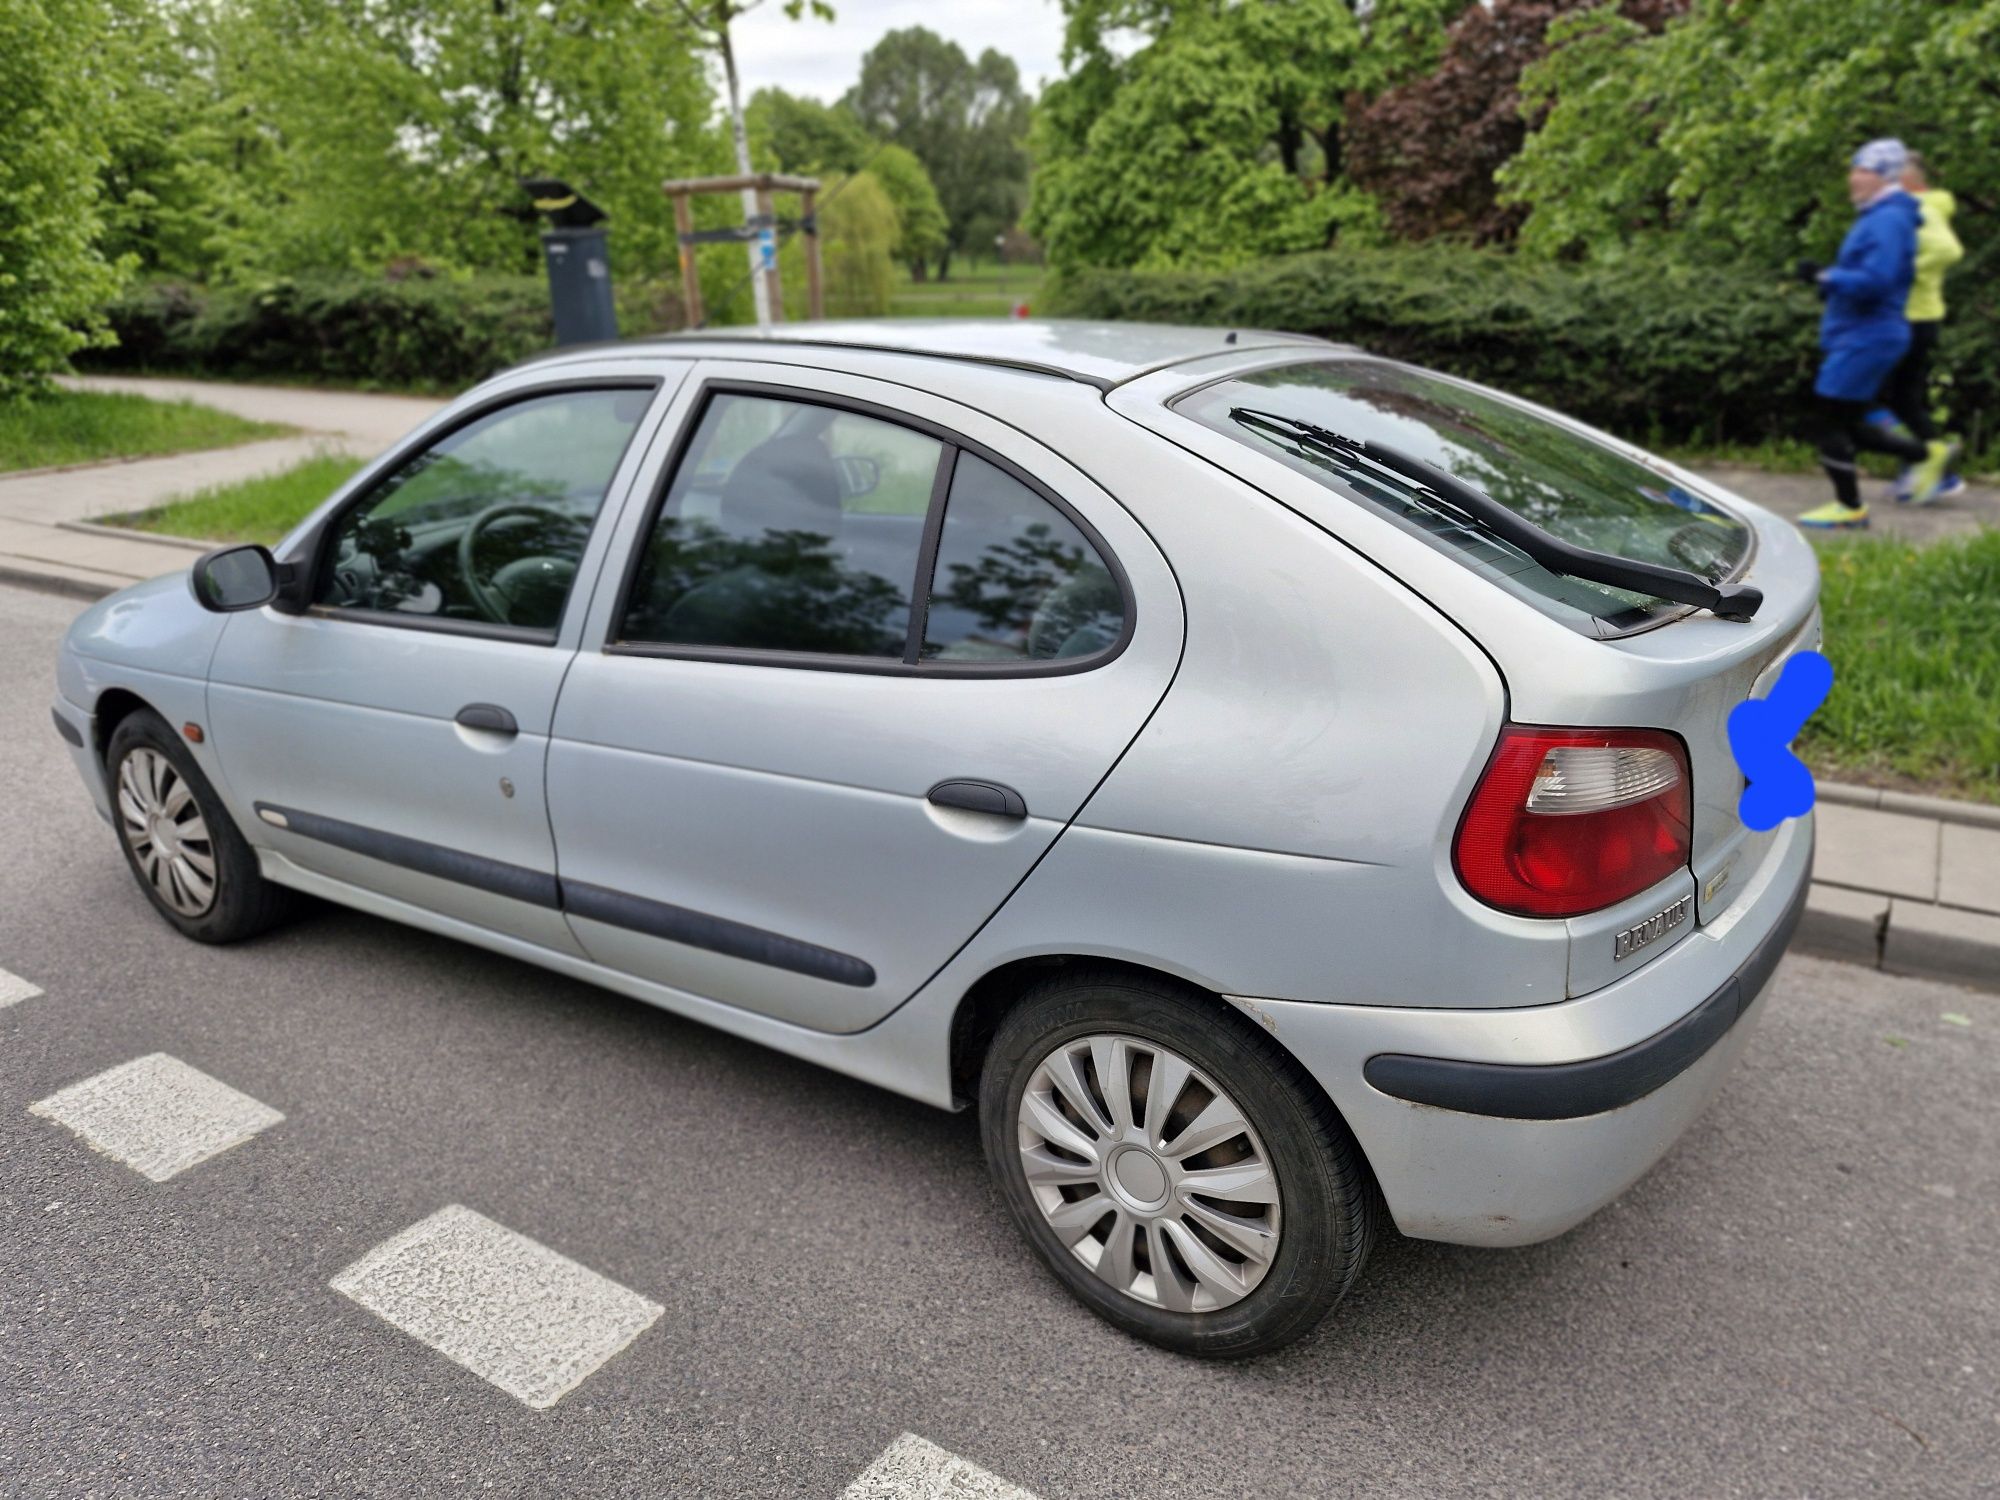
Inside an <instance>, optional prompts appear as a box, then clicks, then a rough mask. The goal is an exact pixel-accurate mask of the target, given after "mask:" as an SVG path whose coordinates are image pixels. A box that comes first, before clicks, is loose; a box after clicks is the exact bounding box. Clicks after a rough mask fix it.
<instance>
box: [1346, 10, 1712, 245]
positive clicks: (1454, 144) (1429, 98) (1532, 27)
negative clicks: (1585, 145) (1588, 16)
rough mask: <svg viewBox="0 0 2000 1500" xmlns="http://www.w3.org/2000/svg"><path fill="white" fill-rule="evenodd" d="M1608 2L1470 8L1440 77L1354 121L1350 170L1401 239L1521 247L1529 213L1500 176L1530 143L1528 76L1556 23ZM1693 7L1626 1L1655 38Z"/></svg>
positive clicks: (1398, 89) (1397, 90)
mask: <svg viewBox="0 0 2000 1500" xmlns="http://www.w3.org/2000/svg"><path fill="white" fill-rule="evenodd" d="M1596 3H1600V0H1494V3H1493V4H1491V5H1474V6H1470V7H1468V8H1467V9H1466V10H1465V11H1464V12H1463V13H1462V14H1461V15H1460V16H1459V18H1458V19H1457V20H1456V21H1454V22H1452V24H1451V29H1450V31H1449V32H1448V33H1446V40H1445V47H1444V54H1443V56H1442V57H1441V58H1440V59H1439V60H1438V64H1437V66H1436V67H1435V68H1433V69H1432V70H1430V71H1429V72H1427V73H1423V74H1420V75H1418V76H1417V77H1415V78H1412V79H1410V80H1408V81H1407V82H1405V83H1401V84H1398V85H1396V86H1395V87H1394V88H1392V89H1389V90H1388V91H1387V92H1385V93H1384V94H1382V95H1381V96H1380V97H1379V98H1377V99H1375V100H1373V101H1370V102H1368V103H1367V104H1366V105H1365V106H1363V107H1361V108H1359V109H1358V110H1355V111H1353V112H1352V113H1350V115H1349V119H1348V168H1349V170H1350V172H1351V173H1352V174H1353V177H1354V180H1355V182H1356V183H1358V184H1359V185H1360V186H1362V187H1364V188H1366V189H1367V190H1368V191H1369V192H1371V193H1373V194H1374V195H1375V197H1376V199H1377V201H1378V202H1380V203H1381V205H1382V211H1383V215H1384V217H1385V218H1386V219H1387V220H1388V224H1389V229H1390V231H1391V232H1392V233H1394V234H1395V235H1396V236H1397V237H1398V238H1399V239H1427V238H1429V237H1430V236H1432V235H1439V234H1450V235H1462V236H1465V237H1467V238H1470V239H1472V240H1474V241H1475V242H1479V243H1488V242H1493V241H1501V240H1507V239H1511V238H1512V237H1513V234H1514V232H1515V230H1516V229H1517V228H1518V227H1519V225H1520V221H1521V219H1522V218H1523V217H1525V212H1524V210H1523V209H1521V208H1520V207H1519V206H1518V205H1513V206H1502V205H1501V204H1500V203H1499V201H1498V196H1499V188H1498V185H1497V184H1496V183H1495V181H1494V173H1495V172H1497V171H1498V170H1499V169H1500V168H1501V167H1502V166H1504V165H1505V164H1506V163H1507V162H1508V161H1509V160H1511V159H1512V157H1513V156H1514V153H1515V152H1517V151H1519V150H1520V149H1521V142H1522V141H1523V140H1525V139H1526V138H1527V134H1528V126H1529V121H1528V120H1527V118H1525V117H1524V115H1523V113H1522V109H1521V93H1520V81H1521V72H1522V70H1523V69H1524V68H1525V67H1527V66H1528V65H1529V64H1530V63H1533V62H1536V61H1538V60H1539V59H1540V58H1542V57H1543V56H1544V55H1545V54H1546V53H1547V50H1548V47H1547V42H1546V36H1547V33H1548V29H1549V23H1550V22H1551V21H1553V20H1554V19H1555V18H1556V17H1557V16H1560V15H1563V14H1565V13H1566V12H1569V11H1575V10H1581V9H1583V8H1585V7H1586V6H1589V5H1592V4H1596ZM1688 3H1689V0H1623V3H1622V4H1620V5H1619V6H1618V10H1619V11H1620V13H1621V14H1623V15H1625V16H1627V17H1629V18H1631V19H1633V20H1635V21H1638V22H1640V24H1642V25H1644V26H1645V27H1647V29H1649V30H1652V31H1657V30H1659V28H1660V27H1661V26H1663V25H1664V24H1665V23H1666V21H1667V19H1668V18H1669V17H1670V16H1673V15H1677V14H1679V13H1680V12H1682V11H1684V10H1686V9H1687V6H1688Z"/></svg>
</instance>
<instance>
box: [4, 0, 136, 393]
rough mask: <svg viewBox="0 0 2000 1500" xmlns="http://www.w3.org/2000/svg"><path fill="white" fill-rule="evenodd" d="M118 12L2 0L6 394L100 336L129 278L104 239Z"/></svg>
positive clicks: (56, 0)
mask: <svg viewBox="0 0 2000 1500" xmlns="http://www.w3.org/2000/svg"><path fill="white" fill-rule="evenodd" d="M107 21H108V17H107V15H106V13H105V12H104V11H103V10H102V8H101V7H100V6H99V5H98V4H97V3H96V0H7V3H5V4H0V100H4V101H5V107H4V108H0V396H4V395H13V394H17V393H19V392H21V391H24V390H30V389H33V388H34V387H36V386H37V385H39V384H40V383H41V381H42V379H43V377H44V376H46V375H47V374H48V373H49V372H50V371H53V370H59V369H61V368H63V366H64V365H65V364H66V363H67V361H68V359H69V356H70V355H71V354H72V353H73V352H75V351H76V350H77V349H80V348H82V347H84V346H85V345H87V344H89V343H92V342H93V341H96V340H98V339H99V338H100V335H99V334H98V331H97V330H98V327H99V324H100V320H101V315H100V309H101V308H102V307H103V305H104V304H105V303H106V302H108V301H109V300H110V298H111V296H112V294H113V293H114V292H116V291H117V290H118V285H119V282H120V281H121V279H122V274H123V268H122V267H120V266H118V265H115V264H113V263H112V262H111V261H110V260H108V259H107V258H106V257H105V255H104V254H103V252H102V251H101V250H100V249H99V247H98V244H97V238H98V234H99V230H100V227H101V222H102V214H103V209H102V205H101V203H100V201H99V196H100V195H99V187H98V173H99V171H100V170H101V169H102V168H103V166H104V164H105V163H106V161H107V160H108V159H109V155H110V148H109V143H108V141H107V139H106V135H105V131H104V127H103V120H104V117H105V115H106V114H107V112H108V111H109V110H110V109H111V107H112V103H113V99H114V90H113V85H112V80H111V78H110V76H109V74H110V72H111V68H110V67H109V66H108V65H109V64H110V63H111V62H112V61H114V60H113V59H111V58H109V57H107V55H106V53H105V50H104V45H103V41H104V36H105V27H106V25H107Z"/></svg>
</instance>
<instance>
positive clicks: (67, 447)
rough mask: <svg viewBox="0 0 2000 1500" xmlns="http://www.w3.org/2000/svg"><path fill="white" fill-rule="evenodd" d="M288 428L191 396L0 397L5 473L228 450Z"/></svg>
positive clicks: (0, 463) (0, 460)
mask: <svg viewBox="0 0 2000 1500" xmlns="http://www.w3.org/2000/svg"><path fill="white" fill-rule="evenodd" d="M289 431H291V429H290V428H288V427H280V426H277V425H275V424H273V423H270V422H251V421H246V420H245V419H244V418H242V417H237V416H232V415H230V414H229V413H228V412H226V411H217V410H216V409H215V408H214V407H212V406H202V405H199V404H197V403H195V402H193V401H153V400H150V399H148V398H147V397H145V396H131V395H125V394H122V393H114V392H109V391H70V390H61V389H56V390H51V391H45V392H42V393H40V394H38V395H34V396H28V397H24V398H21V399H19V400H13V401H0V473H4V472H8V471H10V470H15V469H47V468H54V467H56V466H58V465H61V464H87V463H96V462H99V461H101V460H104V459H109V458H147V457H152V456H155V455H158V454H162V453H187V452H191V451H193V450H196V449H200V448H230V447H234V446H235V445H236V444H238V443H247V442H250V441H251V440H252V439H255V438H265V437H279V436H282V435H283V434H285V433H287V432H289Z"/></svg>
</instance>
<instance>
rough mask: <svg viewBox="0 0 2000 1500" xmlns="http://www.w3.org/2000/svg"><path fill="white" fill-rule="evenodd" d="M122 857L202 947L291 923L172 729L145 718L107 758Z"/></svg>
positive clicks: (117, 735)
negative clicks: (284, 922) (280, 923)
mask: <svg viewBox="0 0 2000 1500" xmlns="http://www.w3.org/2000/svg"><path fill="white" fill-rule="evenodd" d="M104 764H105V770H106V771H107V772H108V773H109V776H110V779H111V802H112V810H113V815H114V820H115V822H116V824H117V828H118V843H119V847H120V848H122V849H123V850H124V851H125V862H126V864H128V865H130V866H131V869H132V874H133V876H134V877H135V878H136V879H137V880H138V882H139V889H140V890H142V891H144V892H145V893H146V899H147V900H149V901H151V902H152V903H153V907H154V910H156V911H158V912H159V914H160V915H161V916H163V917H165V918H166V919H167V920H168V921H169V922H171V923H172V924H173V925H174V926H175V927H176V928H178V929H179V930H180V931H181V932H182V933H183V934H185V935H186V936H188V937H191V938H193V939H195V940H196V941H197V942H202V943H233V942H237V941H240V940H241V939H243V938H247V937H254V936H256V935H257V934H258V933H260V932H263V931H265V930H266V929H268V928H270V927H274V926H276V925H277V924H278V923H279V922H281V921H283V920H284V919H285V917H286V916H288V915H289V914H290V911H291V907H292V896H291V892H289V891H287V890H285V889H284V888H283V887H282V886H277V885H273V884H271V882H270V881H268V880H266V879H265V878H264V876H263V872H262V871H260V870H259V869H258V868H257V856H256V854H255V852H254V851H253V850H252V849H251V848H250V846H249V844H248V843H246V842H245V841H244V838H243V835H242V833H241V832H240V831H239V830H238V829H237V827H236V824H235V822H234V821H233V820H232V819H231V818H230V816H229V813H228V812H227V810H226V809H224V807H223V805H222V799H221V798H220V797H218V796H216V794H215V788H214V787H213V786H211V785H210V784H209V780H208V778H207V777H206V776H204V775H203V774H202V771H201V767H200V766H198V765H196V764H195V761H194V757H193V756H192V755H190V754H189V753H188V751H187V747H186V746H185V745H183V744H181V742H180V740H179V738H178V737H177V736H176V735H175V734H174V732H173V730H172V729H170V728H169V727H168V726H167V722H166V720H164V719H162V718H161V717H160V716H159V715H158V714H155V713H153V712H151V711H150V710H145V709H141V710H139V711H137V712H134V713H132V714H130V715H128V716H127V717H126V718H124V719H123V720H121V721H120V722H119V725H118V728H117V729H116V730H115V731H113V733H112V736H111V744H110V746H109V748H108V749H107V750H106V751H105V755H104Z"/></svg>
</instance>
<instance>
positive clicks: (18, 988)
mask: <svg viewBox="0 0 2000 1500" xmlns="http://www.w3.org/2000/svg"><path fill="white" fill-rule="evenodd" d="M40 993H41V990H40V989H38V988H37V987H36V986H34V985H32V984H30V983H28V981H27V980H25V979H23V978H22V977H21V976H20V975H19V974H9V973H8V972H7V971H6V970H5V969H0V1010H5V1009H6V1008H7V1007H8V1006H10V1005H19V1004H20V1003H21V1002H22V1001H23V1000H32V999H34V998H35V996H37V995H39V994H40Z"/></svg>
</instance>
